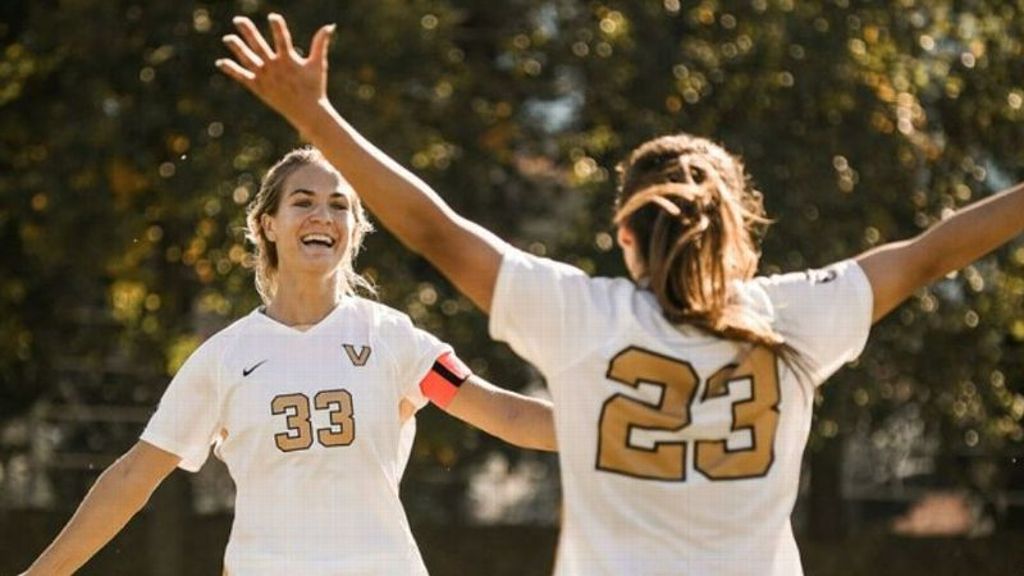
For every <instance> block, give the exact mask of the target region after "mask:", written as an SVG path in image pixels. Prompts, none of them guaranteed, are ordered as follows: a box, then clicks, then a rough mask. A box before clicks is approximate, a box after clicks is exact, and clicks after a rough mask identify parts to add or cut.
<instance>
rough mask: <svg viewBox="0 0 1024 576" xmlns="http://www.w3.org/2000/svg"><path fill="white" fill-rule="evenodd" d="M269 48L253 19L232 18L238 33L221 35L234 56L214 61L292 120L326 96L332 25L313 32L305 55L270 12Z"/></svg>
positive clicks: (294, 120) (297, 118)
mask: <svg viewBox="0 0 1024 576" xmlns="http://www.w3.org/2000/svg"><path fill="white" fill-rule="evenodd" d="M267 20H269V22H270V31H271V34H272V35H273V39H274V45H273V47H271V46H270V44H268V43H267V40H266V38H264V36H263V34H261V33H260V31H259V29H257V28H256V25H255V24H253V22H252V20H250V19H248V18H246V17H244V16H238V17H235V18H234V20H233V22H234V24H235V27H236V28H237V29H238V34H237V35H236V34H229V35H227V36H224V43H225V44H226V45H227V47H228V49H230V50H231V52H232V54H234V56H235V60H232V59H230V58H222V59H220V60H217V62H216V65H217V68H218V69H219V70H220V71H221V72H224V73H225V74H226V75H228V76H229V77H231V78H233V79H234V80H235V81H237V82H238V83H239V84H241V85H243V86H245V87H246V88H248V89H249V90H250V91H251V92H252V93H253V94H255V95H256V96H258V97H259V98H260V99H261V100H263V101H264V102H265V103H266V104H267V105H268V106H270V107H271V108H273V109H274V110H276V111H277V112H278V113H280V114H281V115H283V116H284V117H285V118H287V119H288V120H290V121H292V122H297V121H298V120H299V119H300V118H301V115H302V114H303V112H304V111H305V110H309V109H310V108H311V107H312V106H314V105H315V104H316V103H317V102H318V101H320V100H321V99H325V98H326V97H327V48H328V46H329V44H330V37H331V34H332V33H333V32H334V25H333V24H330V25H327V26H323V27H321V28H320V29H319V30H317V32H316V34H315V35H314V36H313V41H312V43H311V44H310V48H309V56H307V57H303V56H302V55H301V54H299V52H298V51H296V50H295V46H294V45H293V44H292V37H291V32H289V30H288V25H287V24H286V23H285V21H284V18H282V17H281V16H280V15H279V14H270V16H268V18H267Z"/></svg>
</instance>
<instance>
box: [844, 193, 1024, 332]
mask: <svg viewBox="0 0 1024 576" xmlns="http://www.w3.org/2000/svg"><path fill="white" fill-rule="evenodd" d="M1022 230H1024V184H1017V185H1016V186H1014V187H1012V188H1009V189H1007V190H1004V191H1002V192H1000V193H999V194H996V195H995V196H992V197H991V198H987V199H985V200H982V201H980V202H976V203H974V204H972V205H971V206H968V207H967V208H964V209H962V210H960V211H958V212H957V213H956V214H953V215H952V216H950V217H949V218H947V219H945V220H943V221H942V222H940V223H938V224H936V225H935V226H932V227H931V228H929V229H928V230H927V231H925V232H924V233H922V234H921V235H919V236H917V237H916V238H913V239H910V240H904V241H902V242H893V243H891V244H885V245H883V246H879V247H878V248H875V249H873V250H871V251H869V252H866V253H864V254H861V255H860V256H858V257H857V258H856V260H857V263H858V264H860V267H861V268H862V269H863V270H864V273H865V274H866V275H867V277H868V281H869V282H870V283H871V289H872V292H873V294H874V310H873V312H872V316H871V321H872V322H877V321H878V320H880V319H881V318H882V317H883V316H885V315H886V314H888V313H889V312H890V311H892V309H893V308H895V307H896V306H898V305H899V304H900V303H901V302H903V301H904V300H906V299H907V298H908V297H909V296H910V295H911V294H913V293H914V291H915V290H917V289H918V288H921V287H922V286H924V285H926V284H928V283H930V282H933V281H935V280H937V279H939V278H942V277H943V276H944V275H946V274H948V273H950V272H953V271H955V270H959V269H961V268H963V267H964V266H967V265H968V264H970V263H971V262H974V261H975V260H977V259H978V258H981V257H982V256H984V255H985V254H988V253H989V252H991V251H993V250H995V249H996V248H998V247H999V246H1001V245H1003V244H1005V243H1006V242H1008V241H1009V240H1011V239H1013V238H1014V237H1015V236H1017V235H1018V234H1020V233H1021V231H1022Z"/></svg>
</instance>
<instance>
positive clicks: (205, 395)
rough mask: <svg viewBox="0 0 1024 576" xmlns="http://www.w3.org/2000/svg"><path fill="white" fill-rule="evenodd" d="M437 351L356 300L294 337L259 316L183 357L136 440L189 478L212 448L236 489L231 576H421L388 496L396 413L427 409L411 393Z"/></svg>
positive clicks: (403, 322) (402, 444) (397, 506)
mask: <svg viewBox="0 0 1024 576" xmlns="http://www.w3.org/2000/svg"><path fill="white" fill-rule="evenodd" d="M448 350H449V348H448V347H447V346H446V345H444V344H442V343H441V342H440V341H438V340H437V339H436V338H434V337H433V336H431V335H430V334H428V333H426V332H424V331H422V330H419V329H417V328H415V327H414V326H413V325H412V323H411V322H410V321H409V319H408V317H406V316H405V315H404V314H401V313H399V312H396V311H394V310H391V309H389V308H387V307H385V306H382V305H380V304H377V303H374V302H370V301H368V300H364V299H361V298H355V297H348V298H346V299H345V300H343V301H342V303H340V304H339V305H338V307H337V308H335V310H334V311H332V312H331V313H330V314H329V315H328V316H327V317H326V318H324V319H323V320H322V321H320V322H319V323H318V324H316V325H315V326H313V327H311V328H309V329H308V330H306V331H298V330H295V329H293V328H290V327H288V326H285V325H283V324H280V323H278V322H276V321H274V320H273V319H271V318H269V317H268V316H266V315H265V314H263V313H262V312H260V311H258V310H257V311H254V312H252V313H251V314H249V315H248V316H246V317H244V318H242V319H240V320H238V321H237V322H235V323H234V324H232V325H231V326H229V327H228V328H226V329H224V330H223V331H221V332H219V333H217V334H216V335H214V336H213V337H212V338H210V339H209V340H208V341H206V342H205V343H204V344H203V345H202V346H200V347H199V349H197V350H196V351H195V353H193V354H192V356H191V357H190V358H189V359H188V361H187V362H186V363H185V364H184V365H183V366H182V368H181V369H180V370H179V371H178V373H177V375H176V376H175V377H174V379H173V381H172V382H171V384H170V386H169V387H168V388H167V391H166V392H165V393H164V396H163V398H162V399H161V401H160V406H159V408H158V409H157V412H156V414H154V416H153V418H152V419H151V421H150V423H149V425H148V426H147V428H146V430H145V431H144V432H143V435H142V440H145V441H146V442H149V443H151V444H153V445H155V446H157V447H159V448H162V449H164V450H167V451H169V452H172V453H174V454H176V455H178V456H181V457H182V462H181V464H180V467H182V468H184V469H186V470H189V471H196V470H198V469H199V468H200V467H201V466H202V464H203V462H204V461H205V460H206V458H207V455H208V453H209V451H210V445H211V441H213V442H214V443H215V453H216V454H217V455H218V456H219V457H220V458H221V459H222V460H223V461H224V462H225V463H226V464H227V467H228V470H229V471H230V473H231V476H232V478H233V479H234V481H235V484H236V486H237V496H236V501H235V519H234V523H233V525H232V529H231V537H230V540H229V542H228V547H227V551H226V553H225V572H226V573H227V574H229V575H231V576H239V575H240V576H250V575H263V574H266V575H271V574H274V575H277V574H346V575H348V574H359V575H362V574H366V575H370V574H380V575H384V574H426V570H425V568H424V566H423V562H422V560H421V558H420V555H419V552H418V550H417V548H416V544H415V542H414V541H413V538H412V534H411V531H410V530H409V526H408V521H407V520H406V517H405V512H404V510H403V508H402V504H401V502H400V500H399V497H398V484H399V481H400V479H401V475H402V471H403V469H404V465H405V460H406V457H407V455H408V445H409V438H408V435H403V433H402V430H403V426H402V423H401V421H400V417H399V408H398V407H399V403H400V401H401V400H402V399H406V400H409V401H410V402H412V403H413V404H414V405H415V406H416V407H417V408H418V407H421V406H422V405H423V404H424V403H425V402H426V398H424V397H423V395H422V393H421V391H420V389H419V382H420V381H421V380H422V379H423V377H424V375H426V374H427V372H428V370H429V369H430V368H431V366H432V365H433V362H434V361H435V360H436V359H437V358H438V356H440V355H441V354H443V353H445V352H447V351H448ZM406 429H408V426H407V427H406Z"/></svg>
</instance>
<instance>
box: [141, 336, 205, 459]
mask: <svg viewBox="0 0 1024 576" xmlns="http://www.w3.org/2000/svg"><path fill="white" fill-rule="evenodd" d="M215 348H216V346H215V345H214V344H213V343H212V342H207V343H205V344H203V345H202V346H200V347H199V349H197V350H196V351H195V352H193V353H192V355H191V356H190V357H189V358H188V360H186V361H185V364H184V365H182V367H181V369H180V370H178V373H177V374H176V375H175V376H174V378H173V379H172V380H171V383H170V385H169V386H168V387H167V390H166V391H164V395H163V397H162V398H161V399H160V405H159V407H157V410H156V413H155V414H153V417H152V418H151V419H150V420H149V424H148V425H147V426H146V429H145V430H144V431H143V432H142V436H141V439H142V440H144V441H146V442H148V443H149V444H152V445H154V446H156V447H157V448H160V449H162V450H166V451H167V452H170V453H172V454H176V455H178V456H180V457H181V462H180V463H179V464H178V466H179V467H180V468H182V469H184V470H188V471H189V472H197V471H199V469H200V468H202V466H203V463H204V462H206V458H207V456H208V455H209V453H210V445H211V444H212V442H213V440H214V437H215V434H216V433H217V432H218V431H219V430H220V424H219V420H220V413H221V405H220V401H221V399H220V396H221V395H220V393H219V391H218V387H219V378H218V367H217V361H218V359H217V356H218V355H217V354H216V352H215Z"/></svg>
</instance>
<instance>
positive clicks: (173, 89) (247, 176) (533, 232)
mask: <svg viewBox="0 0 1024 576" xmlns="http://www.w3.org/2000/svg"><path fill="white" fill-rule="evenodd" d="M272 9H280V10H282V11H283V13H284V14H285V15H286V16H287V17H288V19H289V21H290V22H291V23H292V25H293V35H294V36H295V38H296V40H297V41H298V42H299V44H300V45H301V44H304V43H305V42H307V41H308V38H309V37H310V35H311V33H312V31H313V30H315V29H316V27H317V26H318V25H320V24H322V23H324V22H330V21H336V22H338V23H339V34H338V38H337V41H336V44H335V45H334V46H333V47H332V52H331V57H332V62H331V64H332V70H331V86H330V91H331V96H332V98H333V99H334V100H335V102H336V104H337V106H338V108H339V109H340V110H341V111H342V113H343V114H345V115H346V116H347V117H348V118H349V119H350V120H351V121H352V122H353V123H354V124H355V125H356V126H357V127H359V128H360V130H362V131H363V132H364V133H365V134H366V135H367V136H369V137H370V138H371V139H372V140H374V141H375V142H377V143H378V144H379V145H381V146H382V147H383V148H384V149H385V150H386V151H388V152H389V153H390V154H392V155H393V156H394V157H396V158H397V159H398V160H399V161H401V162H402V163H404V164H406V165H408V166H410V167H412V168H413V169H415V170H416V171H417V172H418V173H419V174H420V175H422V176H423V177H425V178H426V179H427V180H428V181H429V182H430V183H431V184H433V185H434V186H435V187H436V188H437V189H438V190H440V191H441V192H442V194H443V195H444V196H445V197H446V198H447V199H448V200H449V201H450V202H451V203H452V204H453V205H455V206H456V207H457V208H458V209H459V210H461V211H462V212H464V213H465V214H467V215H468V216H469V217H471V218H473V219H475V220H477V221H479V222H481V223H482V224H484V225H485V226H487V227H489V228H491V229H493V230H495V231H496V232H498V233H499V234H500V235H502V236H504V237H506V238H508V239H510V240H512V241H513V242H515V243H516V244H518V245H521V246H523V247H525V248H528V249H530V250H531V251H534V252H536V253H542V254H549V255H552V256H555V257H557V258H560V259H564V260H567V261H569V262H572V263H575V264H577V265H579V266H582V267H584V268H585V269H588V270H590V271H595V272H600V273H604V274H617V273H621V272H622V271H623V268H622V265H621V263H620V262H619V258H618V255H617V254H616V252H615V251H614V250H613V243H612V241H611V236H610V235H609V232H610V228H609V222H608V220H609V218H608V216H609V213H610V200H611V197H612V192H613V184H614V182H613V181H614V165H615V163H616V162H617V161H618V160H619V159H620V158H621V157H622V156H623V155H624V153H625V152H626V151H628V149H629V148H630V147H632V146H634V145H636V144H638V143H639V142H641V141H643V140H645V139H647V138H649V137H651V136H652V135H655V134H660V133H665V132H672V131H678V130H686V131H692V132H695V133H698V134H702V135H708V136H711V137H713V138H714V139H716V140H720V141H722V142H723V143H725V144H726V145H727V146H728V147H729V148H731V149H732V150H734V151H736V152H739V153H741V154H742V155H743V157H744V159H745V161H746V162H747V164H748V167H749V168H750V170H751V172H752V173H753V174H754V176H755V180H756V183H757V185H758V187H759V188H760V189H761V190H762V191H763V192H764V193H765V196H766V202H767V205H768V207H769V210H770V213H771V214H773V215H774V217H775V218H776V219H777V224H776V225H775V226H774V228H773V229H772V230H771V232H770V233H769V235H768V236H767V238H766V239H765V243H764V252H765V257H764V271H765V272H773V271H779V270H792V269H799V268H804V267H808V266H817V265H822V264H826V263H828V262H831V261H834V260H837V259H840V258H844V257H848V256H852V255H854V254H856V253H858V252H860V251H862V250H864V249H868V248H871V247H873V246H877V245H879V244H880V243H883V242H886V241H890V240H895V239H900V238H904V237H908V236H911V235H913V234H915V233H917V232H919V231H920V230H922V229H924V228H925V227H927V226H928V225H929V224H931V223H933V222H935V221H936V220H938V219H939V218H941V217H942V216H943V214H945V213H947V212H948V211H949V210H952V209H954V208H956V207H958V206H961V205H963V204H965V203H967V202H969V201H971V200H976V199H978V198H980V197H983V196H985V195H986V194H989V193H991V192H992V191H994V190H996V189H998V188H1000V187H1003V186H1005V185H1007V184H1009V183H1011V182H1014V181H1016V180H1017V179H1018V177H1019V174H1020V169H1019V166H1020V165H1021V160H1022V153H1021V152H1020V151H1019V150H1020V147H1019V146H1017V143H1018V140H1019V135H1020V121H1021V119H1022V117H1024V89H1022V88H1021V87H1020V85H1019V78H1020V77H1021V71H1022V65H1021V57H1022V54H1021V42H1020V40H1019V38H1021V37H1024V19H1022V18H1020V17H1019V15H1018V12H1020V11H1021V9H1022V7H1021V5H1020V3H1019V2H1005V1H999V0H973V1H969V2H953V1H952V0H936V1H929V2H923V1H915V0H900V1H899V2H893V3H877V2H865V1H856V0H830V1H824V2H795V1H793V0H750V1H743V2H721V1H714V0H702V1H698V2H680V1H678V0H664V1H663V2H653V1H644V2H626V1H624V0H619V1H612V0H607V1H605V0H593V1H581V0H515V1H510V2H456V1H454V0H448V1H440V0H437V1H435V0H416V1H415V2H405V1H398V0H374V1H370V0H352V1H350V2H344V3H339V2H325V1H324V2H312V3H302V4H301V5H296V6H292V5H291V4H288V5H285V4H280V5H274V4H270V3H265V2H261V1H260V0H239V1H237V2H234V3H182V2H146V3H141V2H129V1H124V0H121V1H102V2H101V1H98V0H76V1H73V2H62V3H60V4H59V8H54V7H53V6H52V5H50V4H48V3H39V2H34V3H30V2H8V3H6V4H5V5H4V6H3V7H2V8H0V199H2V203H0V242H2V243H3V246H4V252H3V254H4V255H3V258H2V259H0V397H2V398H3V399H4V400H3V401H2V402H0V415H5V414H7V415H9V414H14V413H24V411H25V410H27V408H28V407H29V406H30V405H31V403H32V402H34V401H36V400H38V399H49V400H57V401H61V402H104V403H118V404H133V403H138V404H142V405H152V403H153V402H154V401H155V399H156V398H157V397H158V396H159V393H160V391H161V390H162V388H163V385H164V382H165V381H166V378H167V375H168V373H170V372H171V371H173V368H174V367H175V366H176V365H177V364H179V363H180V360H181V357H182V355H183V354H185V353H187V351H188V350H189V349H190V348H191V347H192V346H194V345H195V343H196V341H195V339H194V335H195V333H196V332H197V331H199V332H201V333H205V332H208V331H209V329H210V328H209V327H216V326H219V325H222V324H223V323H225V322H226V321H227V320H228V319H230V318H234V317H237V316H239V315H241V314H244V313H245V312H247V311H248V310H249V309H251V308H252V307H253V306H255V305H256V304H257V303H258V299H257V297H256V294H255V291H254V290H253V289H252V278H251V272H250V270H249V257H248V256H247V252H246V247H245V244H244V238H243V236H242V234H241V232H240V229H241V226H242V224H243V221H244V217H243V216H244V215H243V207H244V205H245V204H246V202H247V201H248V200H249V199H250V198H251V197H252V196H253V194H254V193H255V191H256V188H257V186H258V182H259V178H260V176H261V174H262V172H263V171H264V170H265V169H266V168H267V167H268V166H269V165H270V164H271V163H272V162H273V161H274V159H276V158H277V157H279V156H280V155H282V154H283V153H284V152H286V151H287V150H288V149H289V148H291V147H292V146H294V145H296V144H297V143H298V142H297V139H296V136H295V134H294V132H293V131H292V130H291V129H290V128H289V127H288V126H287V125H286V124H285V123H284V122H283V121H281V120H280V119H278V118H276V117H275V116H274V115H273V114H272V113H271V112H269V111H268V110H266V109H264V108H263V107H262V106H261V105H260V104H259V103H258V102H257V101H256V100H255V99H254V98H252V97H251V96H250V95H248V94H246V93H244V91H243V90H242V89H240V88H239V87H237V86H235V85H233V84H232V83H230V82H229V81H227V80H226V79H225V78H223V77H221V76H219V75H218V73H217V72H216V71H215V69H214V68H213V66H212V62H213V60H214V59H215V58H217V57H220V56H223V55H224V54H225V53H226V52H225V50H224V49H223V47H222V46H221V43H220V36H221V35H222V34H225V33H227V32H229V31H230V30H231V26H230V18H231V16H232V15H234V14H235V13H243V14H248V15H251V16H253V17H259V18H262V17H263V16H264V15H265V14H266V13H268V12H269V11H270V10H272ZM360 264H361V266H362V268H363V269H364V270H365V271H366V273H367V274H369V275H370V276H372V277H373V278H375V279H376V280H377V281H378V282H379V283H380V284H381V286H382V299H383V300H384V301H385V302H387V303H389V304H391V305H394V306H396V307H398V308H400V309H404V310H406V311H407V312H409V313H410V314H411V315H412V316H413V318H414V319H415V320H416V321H417V322H418V323H420V324H421V325H422V326H424V327H426V328H428V329H430V330H433V331H435V332H437V333H438V334H439V335H442V336H443V337H444V338H445V339H447V340H449V341H450V342H452V343H453V345H455V347H456V348H457V349H459V350H460V353H461V354H462V355H463V356H464V357H466V358H467V359H469V361H470V363H471V364H472V365H473V366H474V368H476V369H478V370H479V371H480V372H482V373H483V374H484V375H485V376H488V377H490V378H492V379H494V380H496V381H498V382H500V383H502V384H504V385H507V386H510V387H520V386H521V385H522V384H524V383H526V382H528V381H530V380H534V379H536V376H535V375H534V374H533V373H532V372H531V371H529V370H528V369H527V368H525V367H524V366H523V365H522V364H521V363H520V362H519V361H516V360H515V359H514V358H513V357H512V355H511V354H510V352H509V351H508V350H507V349H506V348H504V347H502V346H499V345H495V344H491V343H489V342H488V341H487V339H486V338H485V337H484V336H485V333H486V320H485V318H483V317H482V315H480V314H479V313H478V312H476V311H474V310H473V309H472V307H471V305H470V304H469V303H468V302H467V301H466V300H465V299H464V298H463V297H461V296H460V295H458V294H457V293H456V292H455V291H454V290H453V289H452V288H451V287H450V286H448V285H447V284H446V283H445V282H444V281H443V279H441V278H440V277H439V276H438V275H437V274H436V272H434V271H433V270H432V269H431V268H430V267H429V265H427V264H426V263H425V262H424V261H422V260H420V259H418V258H416V257H415V256H412V255H410V254H409V253H408V252H406V251H405V250H403V249H402V248H401V246H399V245H398V244H397V243H396V242H395V241H394V240H393V239H392V238H390V237H389V236H388V235H387V234H386V233H378V234H375V235H374V236H372V237H371V238H370V239H369V241H368V251H367V253H366V254H365V256H363V257H362V261H361V263H360ZM1022 309H1024V245H1021V244H1020V243H1017V244H1016V245H1014V246H1012V247H1010V248H1009V249H1007V250H1004V251H1002V252H1001V253H1000V254H999V255H998V256H996V257H993V258H990V259H988V260H985V261H983V262H982V263H979V264H978V265H976V266H973V267H971V268H969V269H967V270H966V271H964V272H963V273H961V274H958V275H956V276H955V277H951V278H949V279H946V280H944V281H942V282H941V283H939V284H937V285H935V286H933V287H931V288H929V289H927V290H922V291H921V292H920V293H919V294H918V295H917V296H916V297H915V298H913V299H912V300H911V301H910V302H908V303H907V304H906V305H905V306H904V307H903V308H901V309H900V310H898V311H897V312H895V313H894V314H893V315H892V316H891V318H889V319H888V320H886V321H885V322H883V323H882V324H880V325H878V326H877V327H876V329H875V331H874V336H873V341H872V343H871V344H870V345H869V348H868V351H867V353H866V354H865V355H864V357H863V358H862V360H861V361H860V362H859V363H858V365H857V366H856V367H855V368H854V369H850V370H846V371H844V372H842V373H841V374H840V375H838V376H837V377H836V378H835V379H834V382H832V383H831V384H830V385H829V386H828V389H834V388H841V389H843V390H845V392H844V393H842V394H839V393H837V394H828V393H826V397H828V398H829V399H828V400H826V402H825V406H823V407H822V410H821V411H820V412H819V415H820V418H819V421H818V424H817V426H816V428H815V431H816V434H817V435H818V436H817V437H818V439H819V440H825V441H827V440H828V439H829V438H831V437H833V436H835V435H836V434H842V433H846V432H848V431H849V430H850V428H851V427H852V426H853V425H854V424H856V423H858V422H861V423H863V422H865V421H866V420H867V421H869V422H871V421H874V422H877V421H879V420H880V419H882V418H885V417H886V416H887V415H888V414H890V413H891V412H892V411H893V410H895V409H898V408H899V407H900V406H903V405H906V404H908V403H916V404H920V405H922V406H923V407H925V411H924V412H923V413H924V414H925V415H926V417H927V418H928V422H929V426H930V427H932V428H935V429H938V430H941V431H942V432H943V434H944V435H945V438H946V443H945V449H946V450H947V452H948V453H949V454H957V453H961V452H964V451H967V452H970V453H975V452H976V453H981V454H987V455H990V456H991V457H992V458H993V459H995V460H997V461H999V459H1000V458H1001V457H1002V456H1001V455H1006V454H1009V453H1011V452H1012V451H1014V450H1016V449H1017V448H1018V447H1019V443H1020V441H1021V440H1022V438H1024V431H1022V427H1021V420H1022V417H1024V385H1022V382H1024V365H1022V363H1024V360H1022V359H1024V354H1022V353H1021V351H1022V342H1024V316H1022V314H1021V310H1022ZM211 319H212V320H211ZM118 366H120V367H123V368H125V370H127V371H129V372H132V371H133V370H134V372H133V374H135V376H136V377H133V378H124V379H112V378H108V377H107V375H109V373H110V371H111V370H114V371H115V372H116V367H118ZM128 368H131V370H128ZM420 434H421V438H422V441H421V442H420V444H419V445H418V446H419V449H420V453H419V455H418V456H419V460H420V462H433V461H440V462H441V463H443V464H445V465H448V466H458V465H459V464H460V463H463V462H472V461H475V459H476V458H477V457H479V455H481V454H483V453H484V452H486V451H488V450H493V449H495V446H494V445H493V444H491V443H489V442H482V443H481V442H477V437H476V433H475V432H472V431H469V430H467V429H465V428H464V427H462V426H461V425H458V424H455V423H453V422H452V421H451V419H446V418H441V417H439V416H437V415H436V414H427V415H426V417H425V422H424V423H423V425H422V426H421V427H420ZM997 469H998V467H997ZM986 478H987V480H985V482H988V484H987V485H986V486H985V487H986V488H997V487H998V484H999V482H1000V481H1001V480H1000V478H1002V476H1001V475H1000V473H996V474H994V475H989V476H987V477H986ZM972 481H975V480H972Z"/></svg>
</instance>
